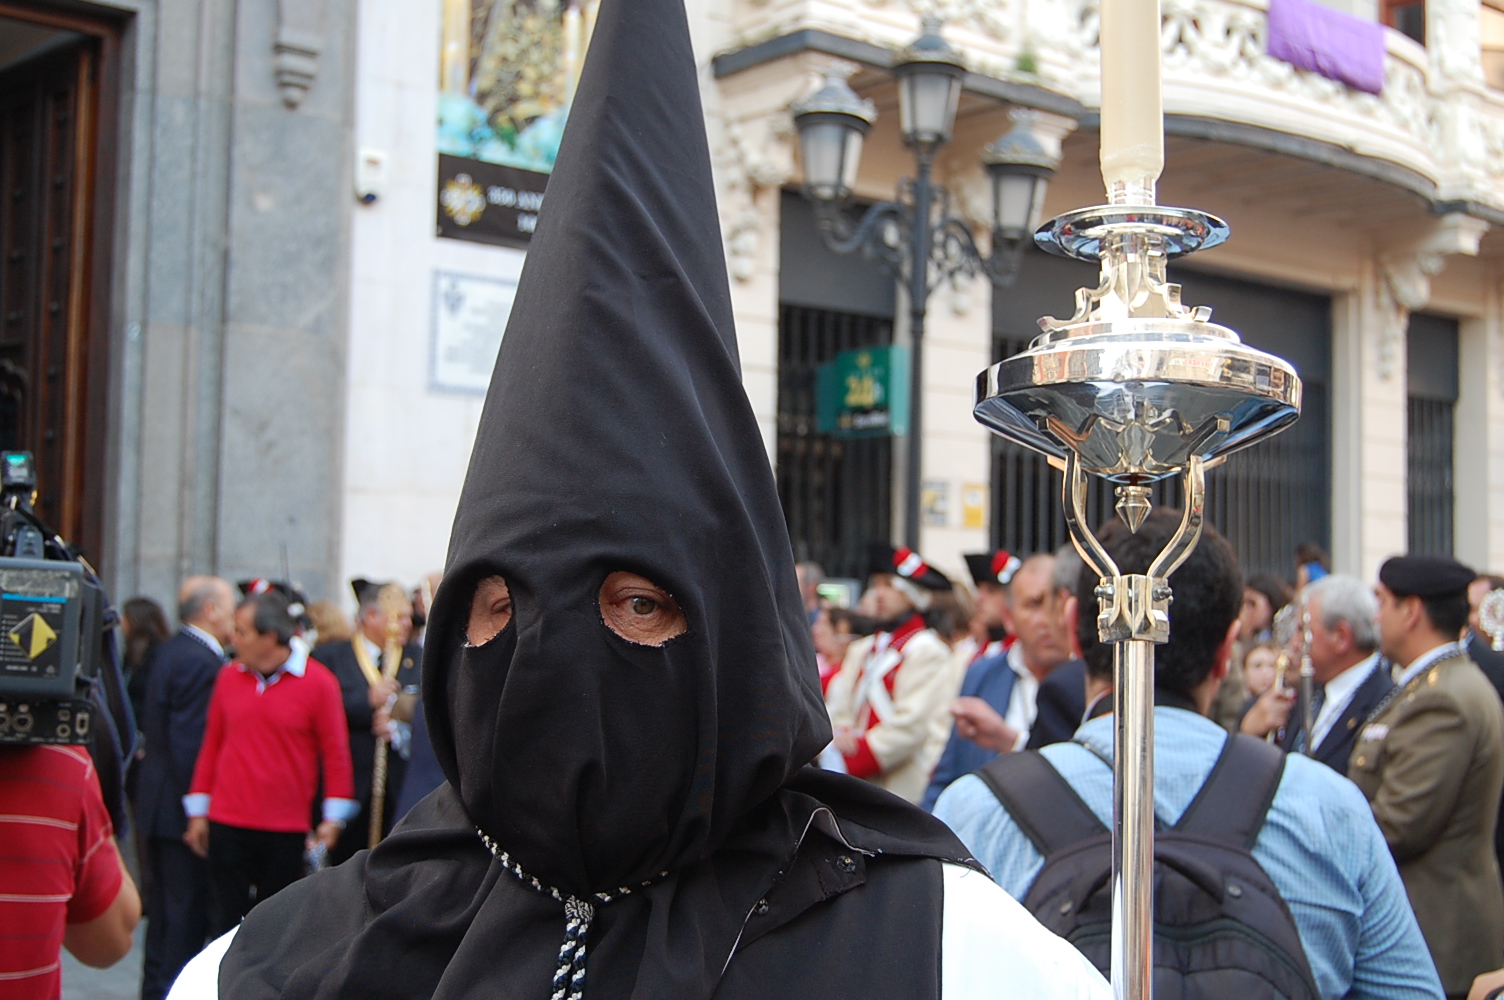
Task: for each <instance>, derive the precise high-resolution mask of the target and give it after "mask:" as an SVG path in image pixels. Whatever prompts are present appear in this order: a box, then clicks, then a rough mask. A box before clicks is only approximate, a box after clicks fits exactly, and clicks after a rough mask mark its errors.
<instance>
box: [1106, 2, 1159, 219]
mask: <svg viewBox="0 0 1504 1000" xmlns="http://www.w3.org/2000/svg"><path fill="white" fill-rule="evenodd" d="M1159 34H1160V19H1159V0H1102V180H1103V181H1105V182H1106V184H1107V196H1108V199H1109V200H1110V201H1111V202H1113V203H1114V204H1132V203H1140V202H1149V203H1152V202H1153V200H1154V183H1155V182H1156V181H1158V180H1159V175H1160V174H1161V173H1162V172H1163V171H1164V168H1165V135H1164V104H1163V100H1162V98H1161V95H1160V79H1159V62H1160V42H1159Z"/></svg>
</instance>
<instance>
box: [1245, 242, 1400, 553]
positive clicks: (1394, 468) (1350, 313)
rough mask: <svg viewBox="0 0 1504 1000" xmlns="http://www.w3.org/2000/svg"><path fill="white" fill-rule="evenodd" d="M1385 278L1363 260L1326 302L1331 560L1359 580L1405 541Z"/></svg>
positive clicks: (1396, 357) (1394, 351)
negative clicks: (1353, 280)
mask: <svg viewBox="0 0 1504 1000" xmlns="http://www.w3.org/2000/svg"><path fill="white" fill-rule="evenodd" d="M1383 282H1384V279H1383V277H1382V275H1381V269H1380V268H1379V266H1378V265H1377V264H1376V263H1372V262H1371V263H1368V264H1366V265H1365V266H1364V268H1363V270H1362V275H1361V281H1360V284H1359V287H1358V289H1357V290H1355V291H1353V292H1349V293H1347V294H1344V295H1339V296H1336V297H1335V298H1334V299H1333V306H1332V309H1333V316H1332V361H1333V364H1332V561H1333V565H1334V567H1335V568H1336V569H1337V571H1338V572H1343V573H1352V574H1355V575H1357V576H1358V577H1360V578H1361V579H1364V580H1371V579H1373V578H1374V576H1375V574H1377V572H1378V568H1379V564H1380V563H1381V562H1383V560H1384V559H1385V558H1386V557H1388V556H1390V555H1393V554H1395V553H1397V552H1403V551H1404V550H1405V544H1406V528H1405V523H1406V522H1405V369H1404V339H1403V337H1404V334H1403V329H1401V330H1400V332H1399V335H1398V336H1399V340H1398V346H1396V344H1395V333H1394V329H1393V327H1392V326H1391V325H1389V324H1391V323H1392V318H1391V313H1392V310H1390V309H1388V308H1386V304H1387V302H1388V297H1389V292H1388V291H1387V290H1386V289H1385V288H1384V285H1383ZM1268 516H1270V517H1277V516H1278V512H1277V511H1269V512H1268Z"/></svg>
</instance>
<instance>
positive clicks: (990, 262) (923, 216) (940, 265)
mask: <svg viewBox="0 0 1504 1000" xmlns="http://www.w3.org/2000/svg"><path fill="white" fill-rule="evenodd" d="M892 72H893V75H894V77H896V78H897V81H898V105H899V123H900V127H901V129H902V132H903V140H904V143H905V144H907V145H908V146H909V148H910V149H912V150H913V152H914V161H915V172H914V176H913V177H905V178H904V179H903V180H901V181H900V182H899V185H898V197H897V199H896V200H893V201H880V202H877V203H876V204H874V205H872V206H871V207H869V208H868V209H867V210H866V212H865V213H863V215H862V217H861V218H860V219H859V220H853V218H852V217H851V216H850V215H849V214H848V211H847V207H848V202H849V201H850V199H851V195H852V191H853V188H854V187H855V184H856V174H857V168H858V166H859V164H860V161H861V155H862V141H863V140H864V139H865V138H866V136H867V133H868V131H870V130H871V128H872V123H873V121H875V120H876V118H877V112H876V110H875V109H874V107H873V105H872V102H871V101H865V100H862V99H861V98H860V97H858V96H857V95H856V93H855V92H854V91H853V90H852V89H851V87H850V86H849V85H848V84H847V83H846V80H845V77H844V76H843V75H842V74H841V73H840V72H837V71H834V70H832V71H830V72H829V73H827V75H826V77H825V80H824V83H823V84H822V86H821V87H820V88H819V89H818V90H816V91H815V92H814V93H813V94H811V95H809V96H808V97H806V98H805V99H803V100H801V101H798V102H796V103H795V104H794V106H793V107H792V108H791V109H790V110H792V112H793V115H794V125H795V127H796V128H797V129H798V130H799V151H800V155H801V156H802V158H803V160H804V193H805V196H806V197H808V198H809V199H810V201H811V202H813V203H814V207H815V218H816V221H817V223H818V226H819V230H820V235H821V238H822V239H823V240H824V241H825V245H826V246H827V247H829V248H830V249H831V250H832V251H833V252H835V253H839V254H848V253H855V252H858V251H860V252H861V253H862V254H863V256H866V257H869V258H873V259H876V260H878V261H879V262H880V263H882V264H883V265H884V266H885V267H887V268H888V269H889V270H890V271H891V272H892V273H893V275H894V277H895V279H896V280H898V281H901V282H903V283H904V285H905V286H906V289H907V291H908V297H909V339H910V342H911V344H912V349H911V360H910V366H909V432H908V448H907V466H908V468H907V470H906V477H905V491H904V541H905V544H906V545H908V547H909V548H911V549H915V550H918V548H919V485H920V453H921V448H920V442H921V437H922V430H923V422H922V416H923V395H922V389H923V384H924V383H923V367H924V366H923V361H924V352H923V346H924V319H925V313H926V311H927V310H928V307H929V297H930V291H931V289H933V288H935V287H936V286H938V285H939V284H940V283H941V282H944V281H947V280H950V279H952V278H953V277H955V276H956V275H958V274H960V275H965V276H967V277H972V276H975V275H976V274H977V273H978V272H981V273H983V274H985V275H987V277H988V279H989V280H991V281H992V283H993V284H994V285H996V286H999V287H1006V286H1008V285H1011V284H1012V283H1013V279H1014V278H1015V277H1016V276H1017V274H1018V267H1019V263H1020V261H1021V259H1022V255H1023V250H1024V247H1025V246H1026V245H1027V243H1028V237H1029V236H1030V234H1031V233H1032V232H1033V230H1034V228H1035V226H1037V225H1038V224H1039V220H1040V217H1041V215H1042V211H1043V208H1044V195H1045V190H1046V188H1047V187H1048V186H1049V181H1050V177H1051V176H1052V175H1053V174H1054V173H1055V168H1056V166H1058V165H1059V162H1060V157H1059V156H1058V155H1056V154H1054V153H1052V152H1050V151H1049V149H1047V148H1046V146H1045V145H1044V144H1043V143H1041V142H1040V141H1039V138H1038V136H1037V135H1036V134H1035V132H1034V122H1035V119H1034V115H1033V113H1032V112H1030V111H1027V110H1025V109H1020V108H1015V109H1014V110H1013V112H1012V119H1013V127H1012V128H1011V129H1009V130H1008V132H1006V133H1005V134H1003V135H1002V136H1001V137H999V138H998V139H997V140H996V141H995V142H993V143H992V144H990V145H989V146H988V147H987V148H986V149H985V150H984V151H983V153H982V163H983V165H984V167H985V168H986V170H987V174H988V177H989V179H990V181H991V187H992V251H991V253H990V254H985V255H984V254H983V253H982V252H981V250H980V249H979V248H978V247H977V244H976V240H975V239H974V238H973V237H972V233H971V226H970V225H969V224H968V223H967V222H966V220H964V219H961V218H958V217H956V216H953V215H952V214H951V212H950V195H949V193H948V192H947V191H946V190H945V187H944V186H943V185H940V184H936V183H934V181H933V180H932V179H931V172H932V170H933V167H934V162H935V153H936V151H937V150H938V149H939V148H940V147H941V146H943V145H944V144H945V143H946V142H948V141H950V137H951V131H952V129H953V128H954V127H955V122H956V105H957V102H959V100H960V98H961V84H962V81H963V80H964V79H965V76H966V66H965V64H964V63H963V62H962V61H961V56H960V53H958V52H957V51H956V50H955V49H953V48H951V47H950V46H949V45H948V44H947V43H946V41H945V39H944V38H942V37H940V22H939V21H938V20H935V19H933V18H928V17H927V18H925V19H924V24H923V28H922V30H921V33H920V36H919V37H918V38H917V39H915V40H914V42H913V44H911V45H910V46H909V47H908V48H906V49H904V50H903V52H902V53H900V54H899V57H898V60H897V61H896V63H895V64H894V66H893V70H892Z"/></svg>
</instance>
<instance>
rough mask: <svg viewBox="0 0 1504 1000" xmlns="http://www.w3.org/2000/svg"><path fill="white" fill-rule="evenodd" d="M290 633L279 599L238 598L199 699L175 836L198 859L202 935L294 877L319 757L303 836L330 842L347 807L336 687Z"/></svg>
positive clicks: (349, 785) (350, 804) (348, 781)
mask: <svg viewBox="0 0 1504 1000" xmlns="http://www.w3.org/2000/svg"><path fill="white" fill-rule="evenodd" d="M296 633H297V624H296V622H294V620H293V617H292V615H291V614H289V613H288V605H287V598H285V597H283V596H282V595H281V594H279V593H276V592H275V591H268V592H266V593H263V594H252V595H250V596H248V597H247V598H246V599H245V601H244V602H243V603H242V604H241V605H240V607H239V609H237V610H236V612H235V652H236V658H235V662H233V663H231V664H230V665H229V666H227V667H225V668H224V669H223V670H221V671H220V673H219V679H218V680H216V681H215V683H214V694H213V696H212V697H211V698H210V700H209V725H208V728H207V729H206V730H205V732H204V744H203V747H202V749H200V750H199V755H198V762H197V764H196V765H195V767H194V770H193V782H192V784H191V785H190V786H189V792H188V794H187V795H185V796H184V797H183V809H184V811H185V812H186V813H187V814H188V817H189V819H188V830H187V832H186V833H184V834H183V840H184V841H185V842H186V843H187V844H188V846H189V847H190V848H192V849H193V850H194V851H195V852H196V853H197V854H199V855H200V856H201V857H206V858H208V860H209V879H210V906H209V928H208V930H209V936H210V937H217V936H218V935H220V934H223V933H224V932H225V931H228V930H229V929H230V928H232V927H234V926H235V925H236V924H238V923H239V922H240V920H241V918H243V917H244V916H245V915H246V914H247V913H248V912H250V909H251V907H252V906H253V905H255V903H256V902H258V901H260V900H263V899H266V898H267V897H268V896H270V895H272V894H273V893H275V892H277V891H278V890H280V889H283V888H285V887H286V886H288V885H291V884H292V883H293V882H295V881H297V880H298V879H299V878H300V877H301V876H302V874H303V852H304V849H305V847H306V842H307V841H308V817H309V815H310V814H311V812H312V808H313V797H314V795H315V794H316V793H317V789H318V785H319V777H320V769H319V767H320V764H321V763H322V765H323V771H322V775H323V780H324V796H325V797H324V803H323V817H324V821H323V822H322V823H320V824H319V826H318V829H317V830H316V831H315V832H314V836H315V837H316V838H317V839H318V840H319V841H321V842H322V843H323V844H324V846H325V847H333V846H334V843H335V841H337V840H338V839H339V834H340V831H341V830H342V829H343V828H344V825H345V821H347V820H348V819H350V818H351V817H352V816H354V815H355V813H356V811H357V810H358V809H359V806H358V805H357V803H356V802H355V798H354V795H355V786H354V779H353V777H352V773H351V767H350V745H349V742H348V740H347V738H346V737H347V733H346V729H345V714H344V706H343V704H342V702H341V701H340V690H339V682H338V681H336V680H335V679H334V675H333V674H331V673H330V672H329V671H328V670H326V669H325V668H324V667H323V666H322V665H321V664H319V663H318V661H316V660H311V659H309V658H308V647H307V646H306V645H305V644H304V643H303V641H302V640H301V639H300V638H297V635H296Z"/></svg>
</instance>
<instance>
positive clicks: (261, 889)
mask: <svg viewBox="0 0 1504 1000" xmlns="http://www.w3.org/2000/svg"><path fill="white" fill-rule="evenodd" d="M432 582H433V581H432V580H429V581H425V583H424V585H423V586H422V587H420V588H418V589H416V590H414V591H413V592H411V593H408V592H406V591H404V589H403V588H401V587H398V586H397V585H395V584H385V585H383V584H379V583H373V582H371V581H368V580H354V581H352V588H353V589H354V592H355V598H356V603H357V613H356V619H355V621H354V622H353V623H352V622H351V621H350V620H349V619H348V618H347V617H345V616H344V614H343V612H341V611H340V609H339V607H338V605H336V604H334V603H333V602H319V603H314V604H310V603H309V602H308V601H307V599H306V598H305V597H304V595H303V594H302V593H301V592H300V591H299V590H298V588H297V587H296V586H294V585H293V584H290V583H288V582H286V581H268V580H265V579H252V580H246V581H243V582H241V583H240V584H239V585H238V586H236V585H232V584H231V583H229V582H228V581H226V580H223V579H220V578H218V577H213V576H195V577H191V578H189V579H188V580H186V581H184V582H183V584H182V587H181V590H180V592H179V596H178V606H177V608H176V612H177V620H178V623H179V624H178V628H177V629H176V630H170V629H169V627H168V624H167V615H166V613H165V612H164V610H163V609H162V607H161V606H160V605H159V604H157V602H155V601H153V600H152V599H150V598H147V597H135V598H131V599H130V600H128V601H125V602H124V603H123V604H122V606H121V616H120V624H119V630H120V640H121V643H120V645H121V650H122V660H123V666H124V669H125V676H126V691H127V692H128V695H129V698H130V701H131V703H132V708H133V709H134V717H135V719H136V720H137V723H138V727H139V732H138V733H137V734H136V739H135V741H134V748H135V749H134V754H133V759H132V763H131V766H130V768H129V770H128V771H127V772H126V782H125V787H126V795H127V797H128V800H129V802H130V815H131V817H132V821H133V822H132V827H131V830H130V833H131V835H132V837H133V840H134V846H135V856H136V859H137V862H138V863H137V865H136V868H137V878H138V879H139V883H140V886H139V893H138V889H137V886H136V880H133V879H132V877H131V875H130V873H129V871H127V870H126V868H125V865H124V863H123V861H122V860H121V859H122V857H123V852H120V851H119V850H117V849H116V848H115V846H114V842H113V834H114V832H115V831H114V829H113V825H112V824H111V823H110V821H109V817H108V815H107V813H105V812H104V810H103V806H102V803H100V804H98V805H97V806H95V800H97V799H99V798H100V796H99V794H98V791H97V789H98V788H99V782H98V779H97V778H92V789H93V790H94V791H92V793H91V787H90V781H89V779H90V778H91V777H92V775H90V774H89V769H88V768H87V767H85V766H83V762H87V760H88V755H87V754H86V753H84V752H83V751H82V750H75V749H71V748H70V749H67V750H61V749H58V748H51V747H48V748H40V749H39V750H37V751H36V753H38V754H43V755H44V757H45V759H46V760H48V761H50V762H51V763H50V770H51V771H58V772H59V773H58V774H56V775H51V776H50V780H52V781H54V782H61V783H63V784H66V785H68V786H70V787H72V788H73V789H74V791H75V793H76V795H75V797H74V798H69V799H67V801H65V802H63V803H62V804H63V805H64V806H67V807H69V808H72V809H75V810H77V811H78V812H79V816H77V817H74V816H71V815H70V816H67V817H64V816H55V817H51V818H52V819H54V820H56V821H57V822H60V823H62V822H66V823H72V824H74V825H76V826H77V827H78V829H79V835H80V838H81V844H83V846H84V847H85V851H84V853H85V854H86V855H89V856H90V857H91V858H92V860H91V863H90V864H89V865H87V866H83V867H82V869H81V871H80V877H79V879H78V883H77V885H76V887H75V889H74V892H73V893H72V896H73V899H72V901H71V902H69V903H68V905H67V909H66V921H65V923H63V924H60V925H59V926H60V927H62V926H66V928H67V932H68V933H67V936H66V937H65V938H64V942H65V943H66V944H67V945H68V947H69V950H71V951H73V952H74V954H75V955H77V956H78V957H79V958H80V959H81V960H83V961H86V962H91V963H92V964H102V965H106V964H110V963H113V962H114V961H116V960H117V959H118V958H119V957H120V956H121V954H123V952H124V950H125V949H127V948H128V947H129V944H130V939H131V938H130V936H131V932H132V930H133V928H134V924H135V917H134V916H132V917H131V919H129V921H127V920H126V919H125V916H124V915H130V914H140V913H142V912H144V913H145V915H146V916H147V917H148V918H149V919H148V923H147V932H146V941H145V950H144V957H143V968H142V986H141V996H142V998H143V1000H159V998H161V997H165V996H166V995H167V992H168V990H169V988H170V987H171V986H172V983H173V981H174V980H175V979H176V978H177V976H178V973H179V972H180V971H181V970H182V968H183V966H184V965H185V964H187V962H188V961H189V959H191V958H192V957H193V956H194V955H196V954H198V953H199V951H200V950H201V949H202V948H203V947H204V944H205V942H206V941H208V940H210V939H211V938H213V937H215V936H217V935H219V934H222V933H224V932H225V931H226V930H229V929H230V928H232V927H234V926H236V925H237V924H238V923H239V922H240V920H241V919H242V918H243V917H244V916H245V914H246V913H247V912H249V910H250V909H251V907H253V906H254V905H255V904H256V903H257V902H258V901H260V900H262V899H265V898H267V897H268V896H270V895H272V894H273V893H276V892H278V891H279V890H281V889H283V888H285V887H286V886H287V885H290V884H291V883H292V882H294V881H296V880H297V879H299V878H301V877H303V876H304V875H305V874H306V873H308V872H310V871H315V870H318V869H319V868H322V867H324V866H325V865H329V864H338V863H339V862H341V861H343V860H345V859H347V858H349V857H350V856H351V855H353V854H354V853H355V852H356V851H357V850H360V849H361V848H364V847H367V846H369V845H370V844H371V843H373V842H374V841H373V837H372V824H373V822H376V821H375V820H373V806H372V801H373V794H374V796H376V797H378V798H379V799H380V800H381V805H380V807H379V808H380V810H381V816H380V820H379V823H378V824H377V830H376V835H375V839H379V838H380V833H381V832H382V831H388V830H390V829H391V827H392V825H393V824H394V823H395V822H396V820H397V819H398V818H400V815H401V813H402V811H403V810H404V809H405V808H406V807H410V805H411V803H412V802H414V801H416V800H417V799H419V798H421V797H422V796H423V795H425V794H427V793H428V792H429V791H432V789H433V788H434V787H436V786H437V785H438V784H439V783H440V782H441V781H442V780H443V779H442V776H440V775H438V773H437V768H436V766H434V765H433V764H432V763H431V758H432V755H431V753H430V752H429V751H428V747H427V739H426V736H425V735H424V734H423V733H422V732H421V731H420V732H419V733H418V736H417V739H416V740H415V739H414V736H413V727H414V724H415V722H416V721H418V720H417V719H415V716H416V715H417V714H418V713H417V710H416V709H417V690H418V689H417V682H418V672H419V668H420V663H421V657H422V648H421V638H422V636H421V626H422V613H423V610H424V609H425V608H426V606H427V602H428V600H430V599H431V593H432ZM415 622H416V627H415ZM389 660H394V661H395V662H393V664H392V669H390V670H389V669H387V667H388V661H389ZM378 746H380V747H382V750H381V751H378V750H377V747H378ZM415 747H420V748H421V749H420V750H419V753H418V756H419V765H418V767H417V768H415V769H413V771H412V773H411V774H409V772H408V767H407V765H408V760H409V758H410V757H411V756H412V755H413V751H414V748H415ZM378 758H380V759H381V760H382V763H381V765H378V764H377V760H378ZM378 766H380V768H381V770H382V771H383V774H382V777H381V778H379V779H378V778H377V777H376V775H375V774H374V773H373V772H374V771H375V770H376V769H377V768H378ZM80 769H82V770H80ZM74 771H80V773H78V774H75V773H73V772H74ZM14 773H19V772H14ZM8 776H13V775H8V774H0V783H3V782H4V781H5V780H6V778H7V777H8ZM409 779H410V780H409ZM28 780H33V781H34V780H40V779H38V778H36V777H35V776H31V777H29V778H28ZM0 789H3V785H0ZM75 798H76V801H75V800H74V799H75ZM0 812H4V813H7V815H8V816H9V817H10V818H14V817H15V816H16V815H17V813H15V812H12V811H10V810H3V809H0ZM29 825H31V826H35V825H36V824H34V823H33V824H29ZM0 896H3V894H0ZM112 900H115V902H114V903H113V904H112V903H111V901H112ZM131 900H136V901H135V902H134V903H131V902H130V901H131ZM105 904H110V906H109V907H106V909H105V912H104V913H103V914H101V913H99V912H97V911H98V910H99V908H100V907H101V906H104V905H105ZM0 905H5V903H4V902H0ZM81 924H83V925H89V926H95V925H96V924H97V925H98V926H100V927H101V928H102V929H101V930H100V931H99V934H98V935H96V936H100V935H102V937H103V939H104V940H105V942H106V943H105V944H92V945H91V944H90V943H89V942H90V941H91V940H92V939H90V938H89V937H88V936H87V935H83V934H82V932H80V931H78V930H77V929H76V927H77V926H78V925H81ZM75 945H78V946H77V947H75ZM44 950H45V949H44ZM53 950H54V951H55V949H53ZM51 964H52V965H53V967H54V968H53V970H52V971H51V972H50V973H47V974H46V975H45V977H44V976H42V975H40V974H39V975H38V976H37V977H35V978H37V980H38V981H37V982H36V983H33V984H29V985H36V986H38V987H39V988H40V989H41V992H39V993H38V994H37V995H39V996H41V995H55V990H53V991H52V993H50V994H49V993H48V989H49V987H48V986H47V982H48V981H50V982H51V983H52V984H53V986H55V985H56V963H55V961H54V962H53V963H51ZM8 971H11V970H8V969H0V973H3V972H8Z"/></svg>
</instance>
